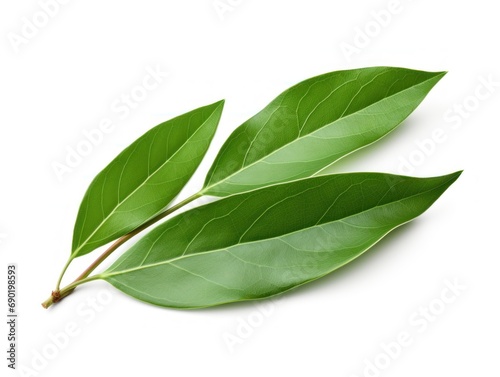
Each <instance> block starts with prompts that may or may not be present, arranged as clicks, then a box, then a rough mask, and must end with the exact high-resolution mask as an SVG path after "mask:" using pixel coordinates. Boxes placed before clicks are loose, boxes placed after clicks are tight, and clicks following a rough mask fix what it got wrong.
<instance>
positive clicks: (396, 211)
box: [70, 67, 460, 308]
mask: <svg viewBox="0 0 500 377" xmlns="http://www.w3.org/2000/svg"><path fill="white" fill-rule="evenodd" d="M443 75H444V73H442V72H437V73H432V72H423V71H415V70H409V69H402V68H391V67H374V68H364V69H357V70H348V71H337V72H332V73H328V74H324V75H321V76H317V77H314V78H311V79H309V80H306V81H303V82H301V83H299V84H297V85H295V86H294V87H292V88H290V89H288V90H286V91H285V92H283V93H282V94H281V95H280V96H278V97H277V98H276V99H275V100H273V101H272V102H271V103H270V104H269V105H268V106H267V107H266V108H264V109H263V110H262V111H261V112H259V113H258V114H257V115H255V116H254V117H252V118H250V119H249V120H248V121H247V122H245V123H244V124H243V125H241V126H240V127H238V128H237V129H236V130H235V131H234V132H233V133H232V134H231V136H230V137H229V138H228V140H227V141H226V143H225V144H224V145H223V147H222V148H221V150H220V152H219V154H218V156H217V158H216V160H215V162H214V164H213V165H212V167H211V169H210V171H209V173H208V175H207V178H206V181H205V184H204V186H203V188H202V189H201V190H200V191H199V192H198V193H197V194H195V195H193V196H192V197H191V198H189V199H188V200H187V201H190V200H192V199H195V198H197V197H199V196H201V195H211V196H217V197H223V198H222V199H220V200H218V201H216V202H213V203H210V204H207V205H204V206H201V207H198V208H195V209H193V210H190V211H187V212H184V213H182V214H180V215H178V216H176V217H174V218H172V219H170V220H168V221H166V222H164V223H162V224H161V225H159V226H158V227H156V228H155V229H154V230H152V231H151V232H150V233H148V234H147V235H146V236H144V237H143V238H142V239H141V240H139V242H137V243H136V244H135V245H133V246H132V247H131V248H130V249H129V250H127V251H126V252H125V253H124V254H123V255H122V256H121V257H120V258H119V259H118V260H117V261H116V262H115V263H114V264H113V265H112V266H111V267H109V268H108V269H107V270H106V271H104V272H103V273H101V274H98V275H95V276H94V277H93V279H104V280H106V281H108V282H109V283H111V284H112V285H114V286H115V287H116V288H118V289H120V290H122V291H123V292H125V293H127V294H129V295H131V296H133V297H135V298H137V299H140V300H143V301H146V302H150V303H153V304H157V305H161V306H168V307H180V308H196V307H206V306H212V305H218V304H222V303H227V302H234V301H241V300H248V299H256V298H263V297H268V296H271V295H274V294H277V293H281V292H284V291H286V290H288V289H291V288H293V287H296V286H298V285H301V284H303V283H305V282H308V281H311V280H314V279H317V278H319V277H321V276H323V275H325V274H327V273H329V272H331V271H333V270H335V269H336V268H338V267H340V266H342V265H344V264H346V263H348V262H349V261H351V260H353V259H354V258H356V257H357V256H359V255H360V254H362V253H363V252H364V251H365V250H367V249H368V248H369V247H371V246H372V245H373V244H375V243H376V242H377V241H378V240H380V239H381V238H382V237H383V236H384V235H386V234H387V233H388V232H390V231H391V230H392V229H394V228H396V227H398V226H400V225H401V224H404V223H406V222H408V221H410V220H412V219H413V218H415V217H416V216H418V215H420V214H421V213H422V212H424V211H425V210H426V209H427V208H428V207H429V206H430V205H431V204H432V203H433V202H434V201H435V200H436V199H437V198H438V197H439V196H440V195H441V194H442V193H443V192H444V191H445V190H446V189H447V188H448V187H449V185H451V184H452V183H453V182H454V181H455V180H456V179H457V178H458V176H459V174H460V173H454V174H451V175H447V176H442V177H435V178H425V179H422V178H412V177H403V176H396V175H390V174H381V173H350V174H337V175H319V176H314V177H312V176H313V175H315V174H317V173H318V172H320V171H321V170H322V169H324V168H325V167H327V166H329V165H331V164H332V163H333V162H335V161H337V160H338V159H340V158H342V157H343V156H345V155H347V154H349V153H352V152H353V151H355V150H357V149H360V148H362V147H364V146H366V145H369V144H371V143H373V142H375V141H376V140H378V139H380V138H381V137H383V136H384V135H386V134H387V133H389V132H390V131H391V130H393V129H394V128H395V127H397V126H398V125H399V124H400V123H401V122H402V121H403V120H404V119H405V118H406V117H407V116H408V115H409V114H410V113H411V112H412V111H413V110H414V109H415V108H416V107H417V106H418V105H419V104H420V102H421V101H422V100H423V99H424V97H425V96H426V95H427V93H428V92H429V91H430V90H431V89H432V87H433V86H434V85H435V84H436V83H437V82H438V81H439V80H440V78H441V77H442V76H443ZM222 107H223V102H222V101H221V102H217V103H215V104H212V105H209V106H205V107H202V108H199V109H197V110H194V111H191V112H189V113H186V114H184V115H181V116H179V117H177V118H174V119H172V120H169V121H167V122H165V123H162V124H160V125H158V126H157V127H155V128H153V129H151V130H150V131H148V132H147V133H146V134H144V135H143V136H142V137H140V138H139V139H138V140H136V141H135V142H134V143H133V144H132V145H130V146H129V147H128V148H126V149H125V150H124V151H123V152H122V153H121V154H120V155H118V156H117V157H116V158H115V159H114V160H113V161H112V162H111V163H110V164H109V165H108V166H107V167H106V168H105V169H104V170H103V171H102V172H101V173H99V174H98V175H97V177H96V178H95V179H94V180H93V182H92V183H91V184H90V187H89V188H88V190H87V192H86V194H85V196H84V199H83V201H82V204H81V207H80V211H79V213H78V217H77V221H76V225H75V230H74V236H73V251H72V254H71V258H70V261H71V260H72V259H74V258H76V257H79V256H81V255H84V254H87V253H89V252H91V251H93V250H94V249H96V248H98V247H100V246H102V245H104V244H106V243H109V242H110V241H113V240H115V239H117V238H119V237H123V236H124V235H127V234H130V232H133V231H134V230H136V229H138V228H139V227H141V226H143V227H144V224H145V223H147V222H152V220H153V222H154V221H156V220H155V219H158V218H160V217H161V216H162V213H165V212H164V211H165V208H166V207H167V206H168V205H169V203H170V202H171V201H172V200H173V199H174V198H175V196H176V195H177V194H178V193H179V192H180V190H181V189H182V188H183V186H184V185H185V184H186V182H187V181H188V180H189V178H190V177H191V175H192V174H193V173H194V171H195V170H196V168H197V167H198V165H199V163H200V162H201V160H202V158H203V156H204V154H205V152H206V150H207V149H208V146H209V144H210V141H211V139H212V136H213V135H214V133H215V129H216V127H217V124H218V122H219V119H220V116H221V113H222ZM162 211H163V212H162Z"/></svg>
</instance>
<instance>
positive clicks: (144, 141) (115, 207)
mask: <svg viewBox="0 0 500 377" xmlns="http://www.w3.org/2000/svg"><path fill="white" fill-rule="evenodd" d="M222 108H223V101H219V102H216V103H214V104H211V105H208V106H203V107H200V108H198V109H195V110H192V111H190V112H187V113H185V114H182V115H180V116H177V117H175V118H173V119H170V120H168V121H166V122H163V123H161V124H159V125H158V126H156V127H154V128H152V129H151V130H149V131H147V132H146V133H145V134H144V135H142V136H141V137H140V138H138V139H137V140H136V141H134V142H133V143H132V144H131V145H130V146H128V147H127V148H126V149H125V150H123V151H122V152H121V153H120V154H119V155H118V156H117V157H116V158H115V159H114V160H113V161H111V163H110V164H108V166H106V167H105V168H104V169H103V170H102V171H101V172H100V173H99V174H98V175H97V176H96V177H95V178H94V180H93V181H92V183H91V184H90V185H89V188H88V189H87V191H86V193H85V195H84V198H83V200H82V203H81V205H80V209H79V212H78V215H77V219H76V222H75V227H74V232H73V245H72V257H78V256H82V255H85V254H87V253H89V252H91V251H93V250H94V249H96V248H97V247H99V246H102V245H104V244H106V243H108V242H110V241H113V240H114V239H117V238H118V237H121V236H122V235H124V234H126V233H128V232H129V231H131V230H133V229H135V228H136V227H138V226H140V225H141V224H143V223H144V222H146V221H147V220H149V219H150V218H151V217H152V216H154V215H155V214H157V213H158V212H159V211H161V210H162V209H164V208H165V207H166V206H167V205H168V204H169V203H170V202H171V201H172V199H173V198H174V197H175V196H176V195H177V194H178V193H179V191H180V190H181V189H182V187H184V185H185V184H186V183H187V181H188V180H189V178H190V177H191V176H192V174H193V173H194V171H195V170H196V168H197V167H198V165H199V163H200V162H201V160H202V158H203V156H204V155H205V153H206V151H207V149H208V146H209V144H210V141H211V140H212V137H213V135H214V133H215V130H216V127H217V124H218V122H219V119H220V116H221V113H222ZM146 157H147V158H146Z"/></svg>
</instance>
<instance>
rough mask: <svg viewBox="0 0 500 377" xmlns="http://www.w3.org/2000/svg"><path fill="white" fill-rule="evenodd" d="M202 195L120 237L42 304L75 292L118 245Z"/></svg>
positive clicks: (172, 208) (187, 200) (47, 305)
mask: <svg viewBox="0 0 500 377" xmlns="http://www.w3.org/2000/svg"><path fill="white" fill-rule="evenodd" d="M201 195H202V194H200V193H199V192H198V193H196V194H194V195H192V196H190V197H189V198H187V199H185V200H183V201H182V202H179V203H177V204H176V205H174V206H172V207H170V208H168V209H167V210H165V211H164V212H162V213H160V214H158V215H156V216H155V217H153V218H152V219H151V220H149V221H146V222H145V223H144V224H142V225H141V226H140V227H138V228H136V229H134V230H133V231H131V232H130V233H127V234H125V235H124V236H122V237H120V238H118V239H117V240H116V241H115V242H114V243H113V244H112V245H111V246H110V247H109V248H108V249H107V250H106V251H105V252H104V253H102V254H101V256H100V257H99V258H97V259H96V260H95V261H94V262H93V263H92V264H91V265H90V266H88V267H87V269H86V270H85V271H83V272H82V273H81V274H80V276H78V277H77V278H76V279H75V280H74V281H73V282H72V283H71V284H69V285H68V286H66V287H65V288H63V289H61V290H59V289H56V290H55V291H53V292H52V294H51V296H50V297H49V298H48V299H47V300H45V301H44V302H43V303H42V306H43V307H44V308H45V309H47V308H48V307H50V306H51V305H52V304H55V303H56V302H59V301H61V300H62V299H63V298H64V297H66V296H68V295H70V294H71V292H73V291H74V289H75V288H76V287H77V286H78V285H80V284H81V283H83V282H86V281H90V280H92V278H88V279H87V277H88V276H89V275H90V274H91V272H92V271H94V270H95V269H96V268H97V266H99V265H100V264H101V263H102V262H103V261H104V260H105V259H106V258H107V257H109V256H110V255H111V254H112V253H113V251H115V250H116V249H118V247H120V246H121V245H123V244H124V243H125V242H127V241H128V240H129V239H131V238H132V237H134V236H135V235H136V234H138V233H140V232H142V231H143V230H144V229H146V228H149V227H150V226H151V225H153V224H154V223H156V222H158V221H160V220H161V219H163V218H165V217H166V216H168V215H170V214H171V213H172V212H175V211H177V210H178V209H179V208H181V207H184V206H185V205H186V204H188V203H190V202H192V201H193V200H195V199H197V198H199V197H200V196H201Z"/></svg>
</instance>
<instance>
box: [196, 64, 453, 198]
mask: <svg viewBox="0 0 500 377" xmlns="http://www.w3.org/2000/svg"><path fill="white" fill-rule="evenodd" d="M444 74H445V73H444V72H423V71H415V70H410V69H404V68H392V67H373V68H362V69H355V70H347V71H337V72H331V73H327V74H324V75H321V76H317V77H313V78H311V79H308V80H305V81H303V82H301V83H299V84H297V85H295V86H293V87H292V88H290V89H288V90H286V91H285V92H283V93H282V94H281V95H279V96H278V97H277V98H276V99H275V100H273V101H272V102H271V103H270V104H269V105H268V106H267V107H266V108H264V109H263V110H262V111H261V112H259V113H258V114H257V115H255V116H254V117H252V118H250V119H249V120H248V121H246V122H245V123H244V124H242V125H241V126H240V127H238V128H237V129H236V130H235V131H234V132H233V133H232V134H231V135H230V137H229V138H228V139H227V141H226V142H225V144H224V145H223V147H222V148H221V150H220V152H219V154H218V156H217V158H216V159H215V161H214V163H213V165H212V167H211V169H210V171H209V173H208V175H207V178H206V181H205V187H204V189H203V193H205V194H208V195H214V196H226V195H230V194H235V193H240V192H245V191H248V190H252V189H255V188H260V187H264V186H268V185H271V184H274V183H279V182H286V181H290V180H293V179H299V178H305V177H309V176H311V175H313V174H315V173H317V172H319V171H320V170H322V169H324V168H325V167H327V166H328V165H330V164H332V163H333V162H335V161H337V160H338V159H340V158H342V157H343V156H346V155H347V154H349V153H352V152H353V151H355V150H357V149H359V148H362V147H365V146H367V145H369V144H371V143H373V142H375V141H377V140H378V139H380V138H381V137H383V136H384V135H386V134H387V133H389V132H390V131H392V130H393V129H394V128H396V127H397V126H398V125H399V124H400V123H401V122H402V121H403V120H404V119H405V118H406V117H407V116H408V115H409V114H410V113H411V112H412V111H413V110H414V109H415V108H416V107H417V106H418V105H419V104H420V102H421V101H422V100H423V99H424V97H425V96H426V95H427V93H428V92H429V91H430V90H431V89H432V87H433V86H434V85H435V84H436V83H437V82H438V81H439V80H440V79H441V78H442V77H443V75H444Z"/></svg>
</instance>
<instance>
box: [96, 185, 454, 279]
mask: <svg viewBox="0 0 500 377" xmlns="http://www.w3.org/2000/svg"><path fill="white" fill-rule="evenodd" d="M453 179H454V176H450V178H449V179H447V180H446V181H445V182H442V183H441V184H440V185H438V186H435V187H432V188H430V189H428V190H425V191H422V192H419V193H417V194H413V195H409V196H406V197H404V198H401V199H398V200H394V201H390V202H388V203H385V204H382V205H379V204H377V205H375V206H373V207H371V208H368V209H365V210H362V211H360V212H357V213H355V214H352V215H349V216H346V217H342V218H340V219H336V220H333V221H328V222H325V223H322V224H314V225H312V226H308V227H305V228H302V229H298V230H295V231H293V232H288V233H284V234H280V235H279V236H274V237H269V238H264V239H261V240H257V241H248V242H238V243H235V244H233V245H230V246H228V247H224V248H218V249H214V250H207V251H202V252H198V253H191V254H187V255H181V256H179V257H176V258H173V259H169V260H166V261H162V262H158V263H152V264H147V265H141V266H138V267H134V268H130V269H126V270H122V271H117V272H109V273H106V272H103V273H102V274H99V275H96V278H97V279H106V278H108V277H113V276H116V275H123V274H127V273H129V272H134V271H138V270H143V269H147V268H153V267H157V266H161V265H165V264H172V263H174V262H176V261H178V260H182V259H187V258H191V257H196V256H199V255H207V254H212V253H217V252H221V251H228V250H230V249H232V248H234V247H237V246H240V245H251V244H254V243H259V242H264V241H270V240H276V239H280V238H282V237H284V236H289V235H291V234H295V233H300V232H303V231H306V230H309V229H312V228H315V227H319V226H322V225H326V224H332V223H335V222H341V221H343V220H346V219H349V218H350V217H354V216H359V215H361V214H363V213H365V212H367V211H370V210H373V209H375V208H379V207H384V206H387V205H390V204H393V203H397V202H401V201H402V200H406V199H411V198H414V197H417V196H420V195H424V194H426V193H428V192H431V191H434V190H437V189H439V188H440V187H442V186H444V185H446V184H447V183H448V182H450V181H451V180H453ZM271 187H272V186H271ZM208 205H210V204H208Z"/></svg>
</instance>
